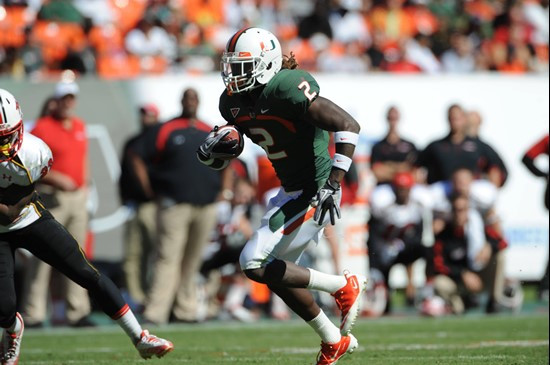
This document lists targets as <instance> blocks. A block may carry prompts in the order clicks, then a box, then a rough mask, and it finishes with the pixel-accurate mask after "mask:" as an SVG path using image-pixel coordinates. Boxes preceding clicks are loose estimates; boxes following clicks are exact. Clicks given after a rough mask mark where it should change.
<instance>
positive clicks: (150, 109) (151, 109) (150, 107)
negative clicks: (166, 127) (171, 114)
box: [139, 103, 160, 117]
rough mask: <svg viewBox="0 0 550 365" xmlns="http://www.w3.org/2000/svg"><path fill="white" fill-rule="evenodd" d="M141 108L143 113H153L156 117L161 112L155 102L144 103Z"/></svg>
mask: <svg viewBox="0 0 550 365" xmlns="http://www.w3.org/2000/svg"><path fill="white" fill-rule="evenodd" d="M139 110H140V111H141V112H142V113H145V114H148V115H153V116H155V117H158V116H159V113H160V112H159V108H158V107H157V106H156V105H155V104H153V103H148V104H144V105H142V106H140V107H139Z"/></svg>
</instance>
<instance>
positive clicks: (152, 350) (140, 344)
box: [0, 89, 173, 365]
mask: <svg viewBox="0 0 550 365" xmlns="http://www.w3.org/2000/svg"><path fill="white" fill-rule="evenodd" d="M22 119H23V118H22V113H21V109H20V107H19V103H18V102H17V101H16V100H15V98H14V97H13V95H11V94H10V93H9V92H7V91H6V90H3V89H0V326H1V327H2V328H4V332H3V336H2V344H1V346H0V351H1V353H0V360H1V364H2V365H13V364H17V362H18V360H19V353H20V350H21V340H22V338H23V329H24V323H23V318H22V317H21V315H20V314H19V313H17V312H16V297H15V287H14V282H13V272H14V252H15V250H16V249H17V248H25V249H27V250H29V251H30V252H31V253H33V254H34V255H35V256H36V257H38V258H39V259H41V260H43V261H44V262H46V263H48V264H50V265H51V266H53V267H54V268H56V269H57V270H58V271H60V272H61V273H63V274H64V275H66V276H67V277H69V278H70V279H71V280H73V281H75V282H76V283H78V284H79V285H81V286H82V287H84V288H86V289H87V290H88V291H89V292H90V294H91V295H92V297H94V298H95V299H96V301H97V302H98V303H99V304H100V306H101V307H102V309H103V311H104V312H105V313H106V314H107V315H109V316H110V317H111V318H112V319H114V320H116V321H117V323H118V324H119V325H120V326H121V327H122V328H123V329H124V331H125V332H126V333H127V334H128V336H129V337H130V339H131V340H132V341H133V343H134V345H135V346H136V348H137V350H138V351H139V354H140V355H141V356H142V357H143V358H150V357H151V356H153V355H156V356H158V357H161V356H163V355H165V354H166V353H168V352H170V351H172V349H173V345H172V343H171V342H170V341H167V340H164V339H161V338H158V337H156V336H154V335H151V334H149V332H148V331H147V330H142V328H141V326H140V325H139V323H138V322H137V320H136V318H135V317H134V314H133V313H132V311H131V310H130V308H129V307H128V304H126V303H125V302H124V299H122V296H121V295H120V292H119V290H118V288H117V287H116V286H115V285H114V284H113V282H112V281H111V280H110V279H109V278H108V277H106V276H104V275H102V274H101V273H100V272H99V271H98V270H97V269H96V268H95V267H93V266H92V265H91V264H90V263H89V262H88V260H87V259H86V257H85V256H84V253H83V252H82V250H81V249H80V246H79V245H78V243H77V242H76V241H75V239H74V238H73V237H72V236H71V235H70V234H69V233H68V232H67V230H66V229H65V228H64V227H63V226H62V225H61V224H60V223H59V222H57V221H56V220H55V219H54V217H53V216H52V215H51V214H50V213H49V212H48V211H47V210H46V209H45V208H44V206H43V205H42V203H41V202H40V197H39V196H38V194H37V193H36V191H35V189H34V184H35V183H36V182H37V181H38V180H40V178H42V177H43V176H45V175H46V174H47V173H48V171H49V169H50V166H51V165H52V162H53V160H52V153H51V151H50V149H49V147H48V146H47V145H46V144H45V143H44V142H43V141H42V140H40V139H39V138H37V137H34V136H32V135H29V134H23V120H22ZM78 208H79V207H75V209H78ZM82 209H84V207H82Z"/></svg>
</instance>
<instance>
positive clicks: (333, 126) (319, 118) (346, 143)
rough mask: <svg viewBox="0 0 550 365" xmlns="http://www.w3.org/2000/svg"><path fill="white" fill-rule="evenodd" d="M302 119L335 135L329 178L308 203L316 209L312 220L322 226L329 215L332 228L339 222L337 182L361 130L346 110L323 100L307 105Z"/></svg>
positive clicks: (347, 164)
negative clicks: (327, 214)
mask: <svg viewBox="0 0 550 365" xmlns="http://www.w3.org/2000/svg"><path fill="white" fill-rule="evenodd" d="M305 119H306V121H308V122H309V123H311V124H312V125H314V126H316V127H318V128H321V129H324V130H327V131H331V132H335V134H334V142H335V144H336V153H335V154H334V159H333V163H332V169H331V171H330V175H329V177H328V180H327V182H326V183H325V186H323V188H321V189H320V190H319V192H318V193H317V196H316V197H315V199H313V200H312V202H311V204H312V206H316V207H317V209H316V210H315V215H314V216H313V219H315V220H316V221H317V222H318V223H319V224H322V222H323V220H324V218H325V215H326V213H327V212H328V213H329V216H330V222H331V223H332V224H333V225H334V224H335V223H336V217H338V218H340V203H339V202H340V182H341V181H342V179H343V178H344V175H345V174H346V172H347V171H348V170H349V168H350V166H351V163H352V157H353V152H354V151H355V145H356V144H357V141H358V140H359V130H360V129H361V128H360V127H359V123H357V121H355V119H353V117H352V116H351V115H349V114H348V113H347V112H346V111H345V110H343V109H342V108H340V107H339V106H338V105H336V104H334V103H333V102H332V101H330V100H328V99H326V98H323V97H318V98H317V99H316V100H315V101H314V102H313V103H312V104H311V105H310V107H309V108H308V111H307V112H306V114H305Z"/></svg>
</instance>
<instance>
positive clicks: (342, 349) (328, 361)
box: [317, 334, 359, 365]
mask: <svg viewBox="0 0 550 365" xmlns="http://www.w3.org/2000/svg"><path fill="white" fill-rule="evenodd" d="M358 346H359V344H358V343H357V339H356V338H355V337H354V336H353V335H352V334H350V335H349V336H342V338H341V339H340V342H338V343H334V344H330V343H324V342H321V351H319V355H317V365H332V364H336V363H337V362H338V360H340V359H341V358H342V357H343V356H344V355H346V354H351V353H353V351H355V349H356V348H357V347H358Z"/></svg>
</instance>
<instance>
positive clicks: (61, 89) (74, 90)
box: [54, 81, 80, 98]
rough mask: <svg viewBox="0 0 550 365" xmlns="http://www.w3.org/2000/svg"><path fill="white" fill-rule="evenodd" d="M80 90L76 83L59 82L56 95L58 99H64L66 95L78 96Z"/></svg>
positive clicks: (56, 86)
mask: <svg viewBox="0 0 550 365" xmlns="http://www.w3.org/2000/svg"><path fill="white" fill-rule="evenodd" d="M79 91H80V88H79V87H78V85H77V84H76V83H74V82H64V81H62V82H59V83H57V85H55V92H54V95H55V97H56V98H62V97H64V96H66V95H75V96H76V95H78V92H79Z"/></svg>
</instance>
